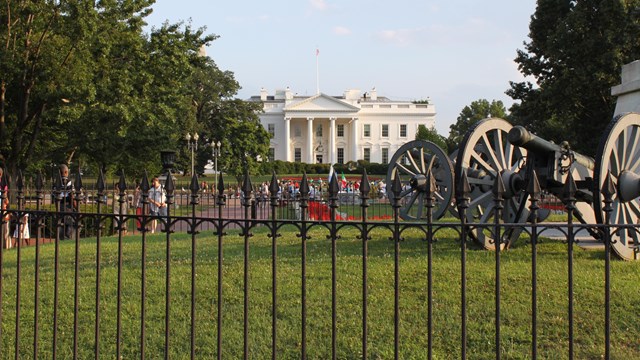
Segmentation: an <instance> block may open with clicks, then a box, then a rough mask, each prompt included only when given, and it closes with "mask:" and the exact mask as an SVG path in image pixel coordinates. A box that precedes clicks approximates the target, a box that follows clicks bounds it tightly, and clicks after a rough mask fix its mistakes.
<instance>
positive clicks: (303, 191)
mask: <svg viewBox="0 0 640 360" xmlns="http://www.w3.org/2000/svg"><path fill="white" fill-rule="evenodd" d="M299 191H300V196H302V197H304V198H308V197H309V180H307V172H306V171H305V172H303V173H302V180H301V181H300V190H299Z"/></svg>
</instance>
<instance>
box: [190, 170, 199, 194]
mask: <svg viewBox="0 0 640 360" xmlns="http://www.w3.org/2000/svg"><path fill="white" fill-rule="evenodd" d="M189 190H191V194H197V193H198V191H199V190H200V184H198V175H196V174H193V175H192V176H191V185H189Z"/></svg>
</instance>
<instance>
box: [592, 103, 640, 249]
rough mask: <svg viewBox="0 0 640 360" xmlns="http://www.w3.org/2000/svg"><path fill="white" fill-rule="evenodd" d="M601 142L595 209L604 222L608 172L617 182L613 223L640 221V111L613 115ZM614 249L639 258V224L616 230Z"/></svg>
mask: <svg viewBox="0 0 640 360" xmlns="http://www.w3.org/2000/svg"><path fill="white" fill-rule="evenodd" d="M605 134H607V135H606V137H603V138H602V140H601V141H600V145H599V146H598V153H597V157H596V159H597V160H599V161H596V166H595V170H594V182H595V183H596V186H597V188H596V192H597V194H594V195H595V196H594V198H595V199H596V201H594V204H593V205H594V206H593V207H594V210H595V215H596V220H597V221H598V223H600V224H602V223H604V211H603V207H604V204H603V203H602V201H603V199H604V198H603V196H602V193H601V190H602V187H603V184H604V180H605V177H606V176H607V172H609V171H610V172H611V176H612V180H613V183H614V184H615V185H616V195H615V196H614V199H613V203H612V206H613V211H612V212H611V224H612V225H625V224H628V225H633V224H638V219H640V199H639V198H638V195H639V188H640V187H639V184H640V181H638V178H639V175H640V114H636V113H628V114H622V115H619V116H617V117H616V118H614V119H613V121H612V122H611V124H609V127H608V128H607V130H606V131H605ZM612 240H613V244H612V246H613V250H614V251H615V252H616V254H618V256H619V257H620V258H622V259H624V260H638V259H640V254H638V249H639V247H640V236H639V234H638V232H637V231H636V229H635V228H628V229H619V230H617V231H615V232H614V233H613V237H612Z"/></svg>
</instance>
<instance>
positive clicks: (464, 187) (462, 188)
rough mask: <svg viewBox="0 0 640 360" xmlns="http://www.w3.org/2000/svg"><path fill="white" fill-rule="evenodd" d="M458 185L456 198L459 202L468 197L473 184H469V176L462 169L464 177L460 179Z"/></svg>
mask: <svg viewBox="0 0 640 360" xmlns="http://www.w3.org/2000/svg"><path fill="white" fill-rule="evenodd" d="M456 185H457V186H456V199H457V200H458V202H460V201H462V200H466V199H468V198H469V193H471V185H469V178H468V177H467V172H466V171H462V177H461V178H460V179H458V183H457V184H456Z"/></svg>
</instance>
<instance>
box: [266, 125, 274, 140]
mask: <svg viewBox="0 0 640 360" xmlns="http://www.w3.org/2000/svg"><path fill="white" fill-rule="evenodd" d="M267 130H268V131H269V137H270V138H271V139H273V138H274V137H275V136H276V124H267Z"/></svg>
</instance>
